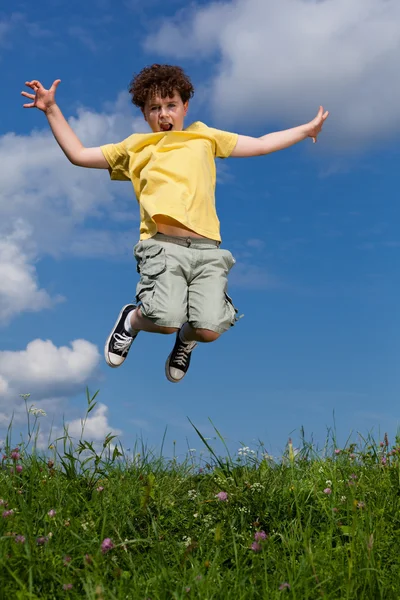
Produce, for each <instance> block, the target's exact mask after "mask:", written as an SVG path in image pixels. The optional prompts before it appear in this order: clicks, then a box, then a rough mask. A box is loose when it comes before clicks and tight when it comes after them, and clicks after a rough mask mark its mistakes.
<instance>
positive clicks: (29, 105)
mask: <svg viewBox="0 0 400 600" xmlns="http://www.w3.org/2000/svg"><path fill="white" fill-rule="evenodd" d="M34 106H35V103H34V102H31V103H30V104H23V105H22V107H23V108H33V107H34Z"/></svg>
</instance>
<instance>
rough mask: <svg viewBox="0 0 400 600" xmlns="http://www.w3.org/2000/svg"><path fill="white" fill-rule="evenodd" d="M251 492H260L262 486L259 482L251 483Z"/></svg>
mask: <svg viewBox="0 0 400 600" xmlns="http://www.w3.org/2000/svg"><path fill="white" fill-rule="evenodd" d="M250 489H251V491H252V492H261V491H262V490H263V489H264V486H263V485H262V484H261V483H253V485H251V486H250Z"/></svg>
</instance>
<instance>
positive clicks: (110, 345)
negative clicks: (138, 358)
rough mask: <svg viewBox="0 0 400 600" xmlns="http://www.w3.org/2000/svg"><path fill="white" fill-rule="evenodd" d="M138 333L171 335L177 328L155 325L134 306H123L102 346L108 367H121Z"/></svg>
mask: <svg viewBox="0 0 400 600" xmlns="http://www.w3.org/2000/svg"><path fill="white" fill-rule="evenodd" d="M139 331H147V332H150V333H163V334H171V333H175V332H176V331H177V328H176V327H162V326H161V325H155V324H154V323H153V322H152V321H150V319H147V318H146V317H144V316H143V315H142V314H141V312H140V307H137V306H135V305H134V304H127V305H126V306H123V307H122V309H121V311H120V313H119V315H118V318H117V320H116V322H115V324H114V327H113V328H112V330H111V332H110V335H109V336H108V338H107V341H106V343H105V346H104V358H105V360H106V363H107V364H108V365H109V366H110V367H113V368H116V367H120V366H121V365H122V363H123V362H124V361H125V359H126V357H127V356H128V352H129V350H130V347H131V346H132V343H133V342H134V341H135V339H136V336H137V334H138V333H139Z"/></svg>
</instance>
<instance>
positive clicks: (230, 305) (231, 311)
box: [225, 292, 244, 327]
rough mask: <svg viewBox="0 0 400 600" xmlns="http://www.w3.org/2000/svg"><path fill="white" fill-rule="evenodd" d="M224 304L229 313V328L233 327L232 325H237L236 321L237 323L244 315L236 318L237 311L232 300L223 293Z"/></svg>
mask: <svg viewBox="0 0 400 600" xmlns="http://www.w3.org/2000/svg"><path fill="white" fill-rule="evenodd" d="M225 302H226V306H227V309H228V311H229V316H230V323H231V327H233V326H234V324H235V323H237V321H239V319H241V318H242V317H243V316H244V315H240V316H238V313H239V311H238V309H237V308H236V306H235V305H234V304H233V301H232V298H231V297H230V296H228V294H227V293H226V292H225Z"/></svg>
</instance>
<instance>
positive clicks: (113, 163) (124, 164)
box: [100, 140, 130, 181]
mask: <svg viewBox="0 0 400 600" xmlns="http://www.w3.org/2000/svg"><path fill="white" fill-rule="evenodd" d="M126 142H127V140H124V141H122V142H119V143H118V144H106V145H105V146H100V149H101V151H102V153H103V155H104V158H105V159H106V161H107V162H108V164H109V169H108V171H109V173H110V178H111V179H116V180H119V181H130V177H129V153H128V151H127V143H126Z"/></svg>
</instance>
